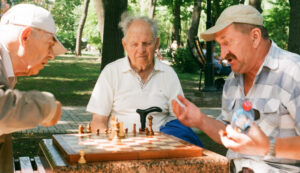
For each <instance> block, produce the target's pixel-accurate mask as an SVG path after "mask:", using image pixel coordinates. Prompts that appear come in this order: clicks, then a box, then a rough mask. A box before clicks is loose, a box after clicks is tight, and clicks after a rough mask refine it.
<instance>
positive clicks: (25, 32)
mask: <svg viewBox="0 0 300 173" xmlns="http://www.w3.org/2000/svg"><path fill="white" fill-rule="evenodd" d="M30 33H31V27H29V26H28V27H25V29H23V30H22V31H21V34H20V36H19V50H18V55H19V56H22V55H23V54H24V53H25V46H26V41H27V40H28V37H29V35H30Z"/></svg>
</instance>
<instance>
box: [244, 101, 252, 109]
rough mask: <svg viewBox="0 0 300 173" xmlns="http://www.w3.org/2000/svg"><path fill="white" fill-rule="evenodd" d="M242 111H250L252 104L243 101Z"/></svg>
mask: <svg viewBox="0 0 300 173" xmlns="http://www.w3.org/2000/svg"><path fill="white" fill-rule="evenodd" d="M243 109H244V110H245V111H250V110H251V109H252V103H251V102H250V101H248V100H246V101H244V103H243Z"/></svg>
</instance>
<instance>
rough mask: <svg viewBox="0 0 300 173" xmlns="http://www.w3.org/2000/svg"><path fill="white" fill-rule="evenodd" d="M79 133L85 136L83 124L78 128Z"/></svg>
mask: <svg viewBox="0 0 300 173" xmlns="http://www.w3.org/2000/svg"><path fill="white" fill-rule="evenodd" d="M78 133H79V134H83V133H84V127H83V125H82V124H80V125H79V126H78Z"/></svg>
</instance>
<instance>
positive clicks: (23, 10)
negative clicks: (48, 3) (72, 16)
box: [1, 4, 67, 55]
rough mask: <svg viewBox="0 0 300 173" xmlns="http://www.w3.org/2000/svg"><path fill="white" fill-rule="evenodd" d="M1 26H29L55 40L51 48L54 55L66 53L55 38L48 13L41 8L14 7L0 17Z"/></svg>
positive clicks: (27, 5) (52, 23)
mask: <svg viewBox="0 0 300 173" xmlns="http://www.w3.org/2000/svg"><path fill="white" fill-rule="evenodd" d="M1 24H16V25H24V26H31V27H33V28H38V29H41V30H44V31H47V32H49V33H52V34H53V37H54V38H55V39H56V43H55V45H54V46H53V53H54V55H59V54H64V53H66V52H67V49H66V48H65V47H64V46H63V45H62V44H61V43H60V42H59V41H58V39H57V37H56V26H55V22H54V20H53V18H52V16H51V14H50V12H49V11H48V10H46V9H44V8H42V7H39V6H36V5H32V4H18V5H15V6H13V7H12V8H11V9H9V10H8V11H7V12H6V13H4V15H3V16H2V17H1Z"/></svg>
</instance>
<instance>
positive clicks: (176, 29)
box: [172, 0, 181, 46]
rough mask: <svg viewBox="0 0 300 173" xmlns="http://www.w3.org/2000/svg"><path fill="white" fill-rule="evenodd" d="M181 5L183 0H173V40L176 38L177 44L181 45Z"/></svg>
mask: <svg viewBox="0 0 300 173" xmlns="http://www.w3.org/2000/svg"><path fill="white" fill-rule="evenodd" d="M180 6H181V0H174V2H173V9H172V10H173V16H174V21H173V29H172V41H174V40H176V41H177V45H178V46H181V40H180V31H181V20H180Z"/></svg>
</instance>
